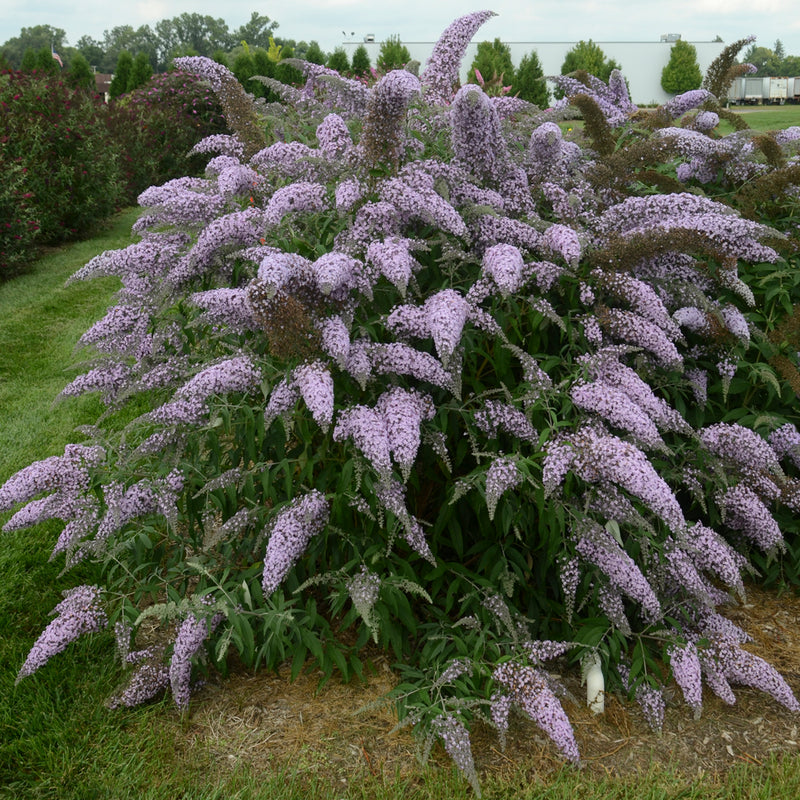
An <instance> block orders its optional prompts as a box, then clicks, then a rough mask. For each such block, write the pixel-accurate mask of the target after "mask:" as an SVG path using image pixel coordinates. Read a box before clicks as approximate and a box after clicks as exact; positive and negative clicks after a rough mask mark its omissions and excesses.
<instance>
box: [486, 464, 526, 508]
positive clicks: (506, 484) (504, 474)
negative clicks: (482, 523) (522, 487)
mask: <svg viewBox="0 0 800 800" xmlns="http://www.w3.org/2000/svg"><path fill="white" fill-rule="evenodd" d="M521 482H522V475H521V473H520V471H519V468H518V467H517V465H516V463H515V462H514V460H513V459H511V458H508V457H504V456H501V457H500V458H496V459H494V461H492V463H491V464H490V465H489V469H488V470H487V471H486V508H487V509H488V511H489V519H490V520H493V519H494V512H495V509H496V508H497V501H498V500H499V499H500V498H501V497H502V496H503V495H504V494H505V493H506V492H507V491H508V490H509V489H513V488H515V487H516V486H518V485H519V484H520V483H521Z"/></svg>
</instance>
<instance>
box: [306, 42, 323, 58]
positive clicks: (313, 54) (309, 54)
mask: <svg viewBox="0 0 800 800" xmlns="http://www.w3.org/2000/svg"><path fill="white" fill-rule="evenodd" d="M305 58H306V61H309V62H311V63H312V64H324V63H325V53H323V52H322V48H321V47H320V46H319V43H318V42H316V41H312V42H311V44H310V45H309V46H308V49H307V50H306V56H305Z"/></svg>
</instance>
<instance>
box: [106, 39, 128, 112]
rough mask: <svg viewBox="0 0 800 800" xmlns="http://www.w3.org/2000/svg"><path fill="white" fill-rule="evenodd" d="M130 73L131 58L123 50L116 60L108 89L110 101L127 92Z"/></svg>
mask: <svg viewBox="0 0 800 800" xmlns="http://www.w3.org/2000/svg"><path fill="white" fill-rule="evenodd" d="M132 71H133V56H132V55H131V54H130V53H129V52H128V51H127V50H123V51H122V52H121V53H120V54H119V58H118V59H117V68H116V69H115V70H114V77H113V78H112V79H111V86H109V87H108V94H109V96H110V97H111V99H112V100H114V99H116V98H117V97H119V96H120V95H121V94H125V92H127V91H128V81H129V80H130V77H131V72H132Z"/></svg>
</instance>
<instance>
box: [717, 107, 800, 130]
mask: <svg viewBox="0 0 800 800" xmlns="http://www.w3.org/2000/svg"><path fill="white" fill-rule="evenodd" d="M730 110H731V111H733V112H734V113H735V114H740V115H741V116H742V118H743V119H744V120H745V122H746V123H747V124H748V125H749V126H750V128H751V129H752V130H754V131H758V132H759V133H766V132H767V131H778V130H782V129H783V128H790V127H792V126H793V125H800V105H785V106H755V107H739V106H736V107H731V109H730ZM732 131H733V126H731V125H730V124H729V123H727V122H725V121H724V120H723V121H722V122H721V123H720V125H719V128H718V133H719V134H720V135H722V136H724V135H725V134H727V133H731V132H732Z"/></svg>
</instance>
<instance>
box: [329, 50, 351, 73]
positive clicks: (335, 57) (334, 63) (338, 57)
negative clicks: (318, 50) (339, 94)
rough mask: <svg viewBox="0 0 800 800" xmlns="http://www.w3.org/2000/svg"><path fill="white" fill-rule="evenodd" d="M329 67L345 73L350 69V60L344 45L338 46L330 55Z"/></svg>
mask: <svg viewBox="0 0 800 800" xmlns="http://www.w3.org/2000/svg"><path fill="white" fill-rule="evenodd" d="M328 68H329V69H335V70H336V71H337V72H338V73H340V74H342V75H344V73H345V72H348V71H349V69H350V60H349V59H348V58H347V53H345V51H344V48H343V47H337V48H336V49H335V50H334V51H333V52H332V53H331V54H330V56H329V57H328Z"/></svg>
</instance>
